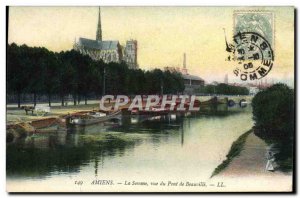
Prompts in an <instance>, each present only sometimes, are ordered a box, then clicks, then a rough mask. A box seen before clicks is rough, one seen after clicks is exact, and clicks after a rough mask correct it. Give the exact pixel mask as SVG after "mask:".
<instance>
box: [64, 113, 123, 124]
mask: <svg viewBox="0 0 300 198" xmlns="http://www.w3.org/2000/svg"><path fill="white" fill-rule="evenodd" d="M120 118H121V111H120V110H119V111H114V112H112V113H109V114H105V113H93V114H86V115H80V116H74V117H71V118H70V120H69V124H72V125H79V126H85V125H92V124H97V123H100V122H106V121H109V120H111V119H120Z"/></svg>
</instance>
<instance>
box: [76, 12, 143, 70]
mask: <svg viewBox="0 0 300 198" xmlns="http://www.w3.org/2000/svg"><path fill="white" fill-rule="evenodd" d="M73 49H74V50H76V51H79V52H80V53H82V54H84V55H88V56H90V57H91V58H92V59H93V60H96V61H97V60H103V62H105V63H110V62H116V63H120V62H121V61H125V62H126V63H127V64H128V66H129V68H134V69H135V68H138V64H137V41H136V40H130V41H127V42H126V47H125V49H124V52H123V46H122V45H121V44H120V43H119V41H118V40H105V41H103V40H102V27H101V10H100V7H99V14H98V25H97V31H96V40H93V39H87V38H79V39H78V41H76V40H75V43H74V46H73ZM123 54H124V55H125V56H123Z"/></svg>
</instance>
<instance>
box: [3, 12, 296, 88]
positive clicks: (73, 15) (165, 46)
mask: <svg viewBox="0 0 300 198" xmlns="http://www.w3.org/2000/svg"><path fill="white" fill-rule="evenodd" d="M235 10H243V11H249V10H267V11H271V12H273V13H274V16H275V18H274V20H275V23H274V34H275V44H274V46H273V50H274V54H275V60H274V66H273V68H272V71H271V72H270V73H269V74H268V76H267V78H268V79H275V81H277V80H281V81H288V83H289V84H291V83H293V76H294V8H293V7H267V8H259V7H254V8H251V7H101V19H102V38H103V40H119V42H120V43H121V44H122V45H125V42H126V40H129V39H136V40H137V41H138V63H139V66H140V68H141V69H152V68H161V69H162V68H163V67H165V66H178V67H182V63H183V53H186V56H187V68H188V70H189V73H190V74H194V75H198V76H200V77H202V78H204V79H205V80H206V81H207V82H211V81H214V80H216V81H224V77H225V75H226V74H228V78H229V82H233V81H237V77H235V76H234V74H233V69H234V68H235V66H234V64H233V62H229V61H225V59H226V57H227V56H228V53H227V52H226V51H225V41H224V32H223V28H225V30H226V35H227V38H228V40H229V41H231V38H232V36H233V34H232V33H233V12H234V11H235ZM97 20H98V7H10V8H9V25H8V43H13V42H15V43H17V44H19V45H21V44H27V45H28V46H42V47H46V48H48V49H49V50H52V51H57V52H59V51H62V50H70V49H72V46H73V44H74V41H75V39H76V38H79V37H84V38H90V39H95V37H96V28H97Z"/></svg>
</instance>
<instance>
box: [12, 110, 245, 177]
mask: <svg viewBox="0 0 300 198" xmlns="http://www.w3.org/2000/svg"><path fill="white" fill-rule="evenodd" d="M245 111H248V113H249V112H250V111H249V109H241V108H238V107H236V108H228V106H227V105H218V106H208V107H206V108H202V109H201V112H197V113H195V112H194V113H191V114H190V115H184V114H170V115H166V116H154V117H149V116H147V117H145V116H135V117H134V116H130V115H127V116H123V117H122V119H121V120H120V121H114V122H109V123H100V124H98V125H92V126H87V127H74V128H70V129H69V130H68V131H56V132H53V133H48V134H33V135H30V136H27V137H26V138H22V139H19V140H18V141H17V142H16V143H14V144H7V175H8V177H18V178H44V179H45V178H47V177H55V175H58V174H77V173H80V172H81V171H82V169H83V168H84V167H86V166H91V167H92V168H93V174H94V175H95V177H97V176H98V175H99V172H100V171H104V170H103V169H104V168H103V167H104V164H105V161H106V160H107V159H108V158H110V157H113V158H116V157H117V158H118V159H119V158H122V157H124V156H125V154H126V153H131V154H132V153H133V150H134V148H136V147H139V145H143V147H145V148H147V147H148V146H149V144H151V145H153V148H154V149H157V148H160V147H166V146H168V147H169V148H168V149H171V150H172V149H173V151H174V153H172V154H170V155H171V156H170V158H171V159H172V158H174V159H176V157H177V156H176V155H177V153H176V149H177V150H178V149H180V148H183V147H184V145H185V144H186V142H191V140H193V139H195V137H194V136H195V135H196V134H195V133H194V127H195V126H196V125H197V126H198V125H199V124H198V123H199V121H200V123H201V125H200V127H203V126H202V125H203V124H205V122H203V119H204V118H205V119H206V118H208V117H209V118H211V119H214V118H217V119H223V118H225V117H230V116H231V115H234V114H238V113H242V112H245ZM209 127H211V126H210V125H209V126H208V129H209ZM241 130H242V129H241ZM199 132H201V131H199ZM202 132H205V131H202ZM242 132H243V131H242ZM186 135H188V137H187V139H186ZM233 139H234V138H233ZM207 142H209V141H207ZM177 145H178V146H179V147H178V146H177ZM140 150H141V152H139V153H138V154H137V155H141V156H140V158H142V155H146V156H147V155H148V153H147V152H149V153H150V154H149V155H152V151H151V150H147V149H146V150H144V149H140ZM142 150H143V151H142ZM180 152H181V151H180ZM128 155H129V154H128ZM172 155H174V156H173V157H172ZM178 155H181V153H179V154H178ZM151 158H152V160H154V161H155V160H156V158H157V159H158V158H159V157H158V156H157V155H156V154H153V156H152V157H151ZM124 160H125V158H124ZM159 160H161V159H159ZM123 168H124V167H123ZM153 168H154V167H153ZM155 168H157V167H155Z"/></svg>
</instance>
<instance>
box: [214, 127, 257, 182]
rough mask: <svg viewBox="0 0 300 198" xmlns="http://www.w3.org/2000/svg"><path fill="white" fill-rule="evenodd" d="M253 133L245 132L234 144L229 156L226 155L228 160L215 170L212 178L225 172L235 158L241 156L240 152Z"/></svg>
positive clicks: (250, 131)
mask: <svg viewBox="0 0 300 198" xmlns="http://www.w3.org/2000/svg"><path fill="white" fill-rule="evenodd" d="M252 132H253V130H252V129H250V130H249V131H247V132H245V133H244V134H243V135H241V136H240V137H239V138H238V139H237V140H236V141H234V142H233V143H232V145H231V148H230V150H229V152H228V154H227V155H226V159H225V160H224V161H223V162H222V163H221V164H220V165H219V166H218V167H217V168H215V170H214V172H213V173H212V175H211V177H210V178H212V177H213V176H215V175H217V174H219V173H220V172H221V171H223V170H224V169H225V168H226V167H227V166H228V165H229V164H230V162H231V161H232V160H233V158H235V157H236V156H238V155H239V154H240V152H241V151H242V149H243V147H244V144H245V142H246V139H247V137H248V135H249V134H250V133H252Z"/></svg>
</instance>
